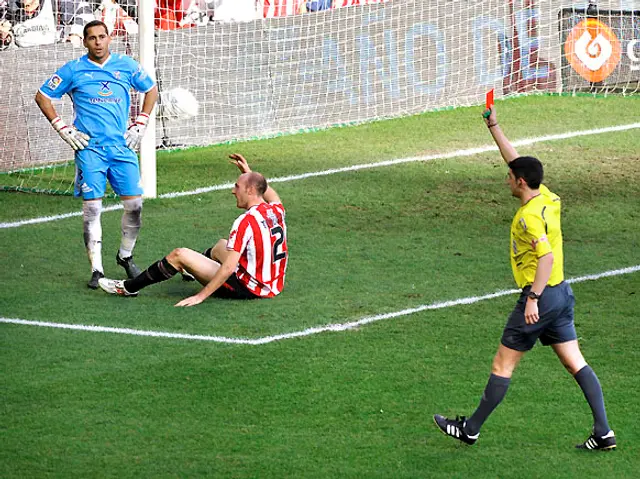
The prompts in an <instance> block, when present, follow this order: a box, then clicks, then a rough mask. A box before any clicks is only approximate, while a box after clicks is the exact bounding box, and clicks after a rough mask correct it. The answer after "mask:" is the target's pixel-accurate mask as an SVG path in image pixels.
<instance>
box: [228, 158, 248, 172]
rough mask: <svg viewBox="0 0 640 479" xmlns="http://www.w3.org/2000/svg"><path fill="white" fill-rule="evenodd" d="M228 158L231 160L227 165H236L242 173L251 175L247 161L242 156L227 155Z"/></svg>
mask: <svg viewBox="0 0 640 479" xmlns="http://www.w3.org/2000/svg"><path fill="white" fill-rule="evenodd" d="M229 158H231V160H233V161H230V162H229V163H231V164H232V165H236V166H237V167H238V169H239V170H240V171H241V172H242V173H251V168H249V163H247V160H245V158H244V156H242V155H239V154H238V153H232V154H231V155H229Z"/></svg>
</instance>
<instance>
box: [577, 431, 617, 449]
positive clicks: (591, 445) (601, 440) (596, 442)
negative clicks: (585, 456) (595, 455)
mask: <svg viewBox="0 0 640 479" xmlns="http://www.w3.org/2000/svg"><path fill="white" fill-rule="evenodd" d="M576 448H578V449H588V450H590V451H612V450H613V449H615V448H616V435H615V434H614V433H613V431H609V432H608V433H607V434H605V435H604V436H596V435H595V434H591V436H589V437H588V438H587V440H586V441H585V442H583V443H582V444H578V445H577V446H576Z"/></svg>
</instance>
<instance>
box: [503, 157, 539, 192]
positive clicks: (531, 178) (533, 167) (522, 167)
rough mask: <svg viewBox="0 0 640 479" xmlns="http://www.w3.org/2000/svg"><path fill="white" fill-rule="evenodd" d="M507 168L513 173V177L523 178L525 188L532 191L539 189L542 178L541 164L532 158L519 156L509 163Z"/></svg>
mask: <svg viewBox="0 0 640 479" xmlns="http://www.w3.org/2000/svg"><path fill="white" fill-rule="evenodd" d="M509 168H511V171H513V176H515V177H516V179H518V178H524V181H525V183H526V184H527V186H528V187H529V188H531V189H533V190H537V189H538V188H540V183H542V178H543V176H544V170H543V168H542V163H540V160H538V159H537V158H534V157H533V156H519V157H518V158H516V159H515V160H512V161H511V162H509Z"/></svg>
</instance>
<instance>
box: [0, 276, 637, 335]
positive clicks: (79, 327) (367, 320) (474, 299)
mask: <svg viewBox="0 0 640 479" xmlns="http://www.w3.org/2000/svg"><path fill="white" fill-rule="evenodd" d="M638 271H640V265H636V266H630V267H628V268H622V269H616V270H611V271H605V272H603V273H597V274H590V275H586V276H579V277H576V278H571V279H568V280H567V282H568V283H582V282H584V281H594V280H598V279H601V278H608V277H612V276H620V275H623V274H631V273H636V272H638ZM519 292H520V290H519V289H508V290H502V291H497V292H495V293H490V294H485V295H482V296H470V297H467V298H460V299H454V300H451V301H440V302H436V303H431V304H423V305H421V306H416V307H415V308H408V309H403V310H401V311H394V312H392V313H384V314H377V315H374V316H365V317H363V318H360V319H358V320H356V321H351V322H347V323H342V324H327V325H324V326H316V327H313V328H307V329H304V330H302V331H294V332H291V333H282V334H276V335H273V336H264V337H262V338H255V339H251V338H229V337H225V336H208V335H200V334H183V333H171V332H167V331H145V330H140V329H131V328H112V327H109V326H95V325H84V324H64V323H50V322H46V321H27V320H24V319H14V318H0V323H6V324H17V325H24V326H39V327H43V328H58V329H71V330H76V331H88V332H94V333H114V334H126V335H130V336H147V337H153V338H168V339H186V340H190V341H210V342H214V343H227V344H246V345H251V346H257V345H261V344H268V343H273V342H276V341H283V340H285V339H293V338H300V337H305V336H312V335H314V334H319V333H324V332H329V331H333V332H338V331H347V330H349V329H354V328H357V327H359V326H364V325H366V324H371V323H375V322H378V321H384V320H387V319H393V318H398V317H401V316H409V315H411V314H415V313H419V312H422V311H429V310H434V309H444V308H451V307H454V306H460V305H468V304H474V303H478V302H480V301H486V300H489V299H494V298H499V297H501V296H507V295H511V294H516V293H519Z"/></svg>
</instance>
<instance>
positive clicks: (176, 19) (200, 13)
mask: <svg viewBox="0 0 640 479" xmlns="http://www.w3.org/2000/svg"><path fill="white" fill-rule="evenodd" d="M213 1H214V0H156V10H155V26H156V28H157V29H159V30H175V29H178V28H190V27H195V26H201V25H206V24H207V23H209V19H210V17H212V16H213V9H212V7H211V5H213V3H212V2H213Z"/></svg>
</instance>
